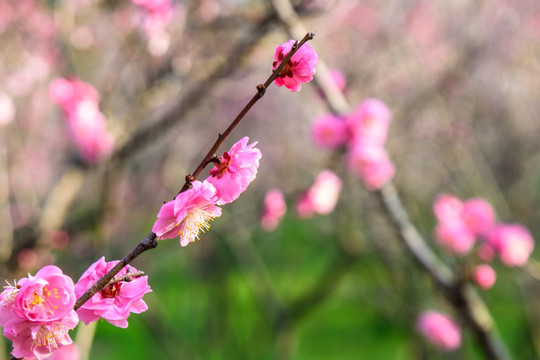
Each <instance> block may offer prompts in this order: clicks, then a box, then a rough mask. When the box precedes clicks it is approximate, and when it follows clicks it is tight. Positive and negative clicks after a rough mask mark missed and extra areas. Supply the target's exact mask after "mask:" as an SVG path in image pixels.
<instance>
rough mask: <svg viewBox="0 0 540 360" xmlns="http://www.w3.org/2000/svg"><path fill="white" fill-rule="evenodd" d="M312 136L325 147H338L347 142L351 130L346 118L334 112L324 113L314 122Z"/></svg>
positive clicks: (316, 142) (317, 143)
mask: <svg viewBox="0 0 540 360" xmlns="http://www.w3.org/2000/svg"><path fill="white" fill-rule="evenodd" d="M311 138H312V139H313V141H314V142H315V144H316V145H317V146H319V147H321V148H323V149H330V150H331V149H337V148H339V147H340V146H343V145H345V144H346V143H347V140H348V139H349V131H348V128H347V124H346V123H345V121H344V119H342V118H341V117H339V116H336V115H333V114H324V115H321V116H319V117H317V119H315V122H314V123H313V125H312V127H311Z"/></svg>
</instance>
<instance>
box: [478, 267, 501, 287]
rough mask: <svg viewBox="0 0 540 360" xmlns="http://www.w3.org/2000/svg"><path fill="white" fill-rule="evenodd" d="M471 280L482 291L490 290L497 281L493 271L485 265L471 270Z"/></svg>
mask: <svg viewBox="0 0 540 360" xmlns="http://www.w3.org/2000/svg"><path fill="white" fill-rule="evenodd" d="M473 279H474V281H475V282H476V283H477V284H478V286H480V287H481V288H482V289H484V290H487V289H490V288H491V287H492V286H493V285H494V284H495V281H496V280H497V274H496V273H495V270H493V268H492V267H491V266H489V265H487V264H482V265H478V266H476V267H475V268H474V270H473Z"/></svg>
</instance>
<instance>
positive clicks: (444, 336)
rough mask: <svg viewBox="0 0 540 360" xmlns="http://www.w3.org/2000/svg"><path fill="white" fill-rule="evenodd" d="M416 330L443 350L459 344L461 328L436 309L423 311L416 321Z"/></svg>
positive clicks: (452, 348) (453, 348) (453, 347)
mask: <svg viewBox="0 0 540 360" xmlns="http://www.w3.org/2000/svg"><path fill="white" fill-rule="evenodd" d="M416 328H417V330H418V332H419V333H420V334H421V335H422V336H424V337H425V338H426V339H427V340H428V341H429V342H430V343H431V344H432V345H434V346H436V347H437V348H439V349H442V350H445V351H451V350H455V349H457V348H458V347H459V346H460V345H461V330H460V329H459V327H458V326H457V325H456V324H455V323H454V322H453V321H452V319H450V318H449V317H448V316H446V315H444V314H441V313H439V312H437V311H425V312H423V313H422V314H421V315H420V316H419V317H418V319H417V321H416Z"/></svg>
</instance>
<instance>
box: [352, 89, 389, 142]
mask: <svg viewBox="0 0 540 360" xmlns="http://www.w3.org/2000/svg"><path fill="white" fill-rule="evenodd" d="M391 119H392V113H391V112H390V109H388V107H387V106H386V105H385V104H384V103H383V102H382V101H381V100H378V99H366V100H364V101H362V103H360V105H358V107H357V108H356V109H355V110H354V111H353V112H352V113H350V114H348V115H347V116H346V121H347V124H348V126H349V131H350V132H351V134H352V136H353V138H354V141H355V143H361V144H371V145H378V146H383V145H384V143H385V141H386V137H387V135H388V126H389V125H390V121H391Z"/></svg>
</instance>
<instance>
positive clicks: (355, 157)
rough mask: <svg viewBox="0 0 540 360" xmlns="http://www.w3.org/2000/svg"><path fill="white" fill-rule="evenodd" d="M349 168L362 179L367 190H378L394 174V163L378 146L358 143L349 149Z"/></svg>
mask: <svg viewBox="0 0 540 360" xmlns="http://www.w3.org/2000/svg"><path fill="white" fill-rule="evenodd" d="M347 160H348V166H349V170H350V171H351V172H352V173H353V174H355V175H356V176H358V177H359V178H361V179H362V181H363V182H364V185H365V186H366V188H367V189H368V190H371V191H373V190H378V189H380V188H381V187H383V186H384V184H386V183H387V182H388V181H390V180H391V179H392V178H393V177H394V174H395V167H394V164H393V163H392V162H391V161H390V159H389V157H388V154H387V152H386V150H385V149H384V148H383V147H380V146H373V145H364V144H362V143H358V144H356V145H353V146H352V147H351V148H350V149H349V154H348V157H347Z"/></svg>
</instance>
